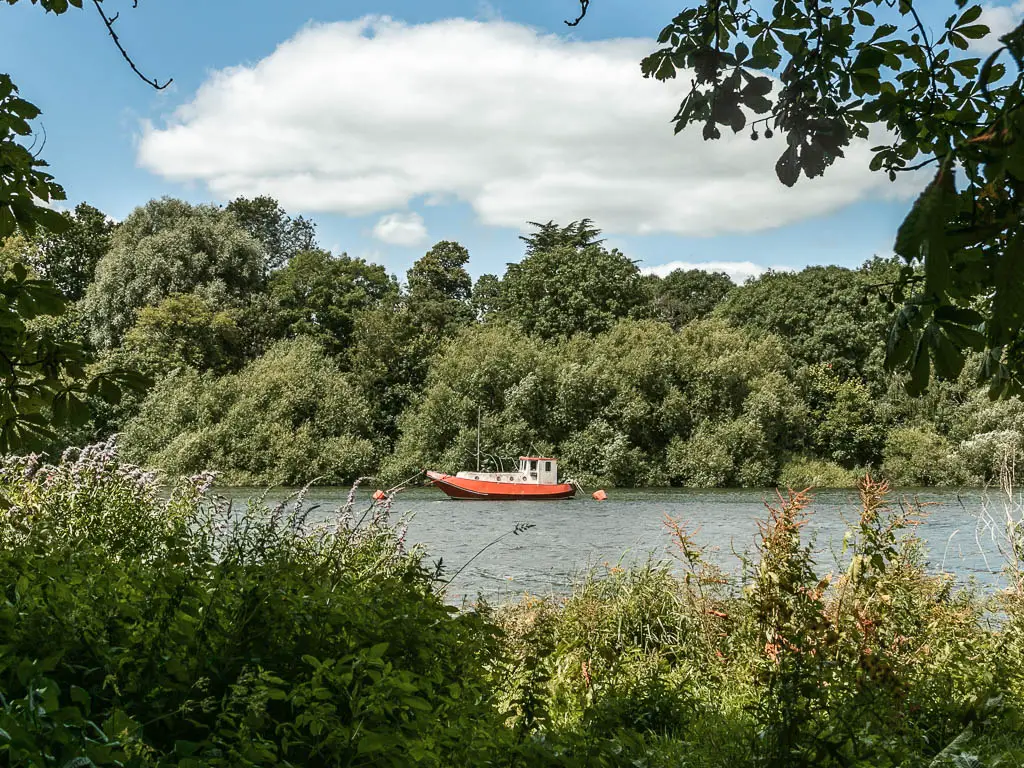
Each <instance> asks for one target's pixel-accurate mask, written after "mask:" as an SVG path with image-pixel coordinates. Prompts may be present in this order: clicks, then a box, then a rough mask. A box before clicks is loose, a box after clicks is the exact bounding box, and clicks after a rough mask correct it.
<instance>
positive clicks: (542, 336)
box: [0, 198, 1024, 487]
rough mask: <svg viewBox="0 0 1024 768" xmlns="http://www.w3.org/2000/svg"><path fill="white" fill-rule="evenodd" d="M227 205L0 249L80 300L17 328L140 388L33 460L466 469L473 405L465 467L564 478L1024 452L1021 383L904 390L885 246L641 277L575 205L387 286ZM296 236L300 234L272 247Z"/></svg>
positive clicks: (399, 474)
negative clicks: (81, 454)
mask: <svg viewBox="0 0 1024 768" xmlns="http://www.w3.org/2000/svg"><path fill="white" fill-rule="evenodd" d="M236 202H237V204H235V203H232V204H229V205H228V206H226V207H224V208H218V207H215V206H209V205H206V206H203V205H200V206H195V205H190V204H188V203H184V202H181V201H177V200H172V199H169V198H168V199H163V200H156V201H152V202H150V203H147V204H146V205H145V206H142V207H140V208H139V209H137V210H136V211H134V212H133V213H132V214H131V215H130V216H128V217H127V218H126V219H125V221H124V222H122V223H120V224H117V225H114V224H112V223H110V222H108V221H107V220H106V219H105V218H104V217H103V216H102V214H99V213H98V212H96V211H95V209H93V208H91V207H89V206H87V205H81V206H79V207H78V209H77V210H76V212H75V214H74V215H67V216H64V217H62V218H64V219H65V220H66V221H67V223H68V224H69V229H67V230H65V231H64V232H62V233H61V234H57V235H55V234H44V233H36V234H35V235H34V236H32V237H26V236H24V235H18V236H15V237H9V238H7V239H6V240H5V241H3V242H2V243H0V257H2V261H3V264H4V265H6V267H5V268H6V269H7V271H8V274H9V275H10V277H9V278H8V281H9V282H10V281H15V280H16V279H17V275H20V274H22V273H24V275H25V279H26V280H28V281H29V283H30V284H31V280H32V276H33V275H35V274H36V273H37V272H39V273H42V272H44V271H46V270H50V272H48V274H51V276H52V277H53V279H55V280H61V281H63V282H64V284H66V285H67V286H68V289H67V290H68V297H69V298H72V297H74V296H78V297H79V298H78V300H77V301H72V302H71V303H70V307H71V309H70V311H69V313H68V314H66V315H65V316H64V317H63V318H60V319H58V320H55V321H48V322H46V323H40V322H35V324H34V325H32V326H30V327H29V326H27V327H26V328H27V330H34V329H38V331H37V332H39V333H43V332H44V331H45V337H44V338H47V339H53V343H59V344H63V345H65V346H69V345H70V346H73V347H74V348H76V349H80V350H82V351H81V353H80V354H81V355H83V356H90V358H91V359H92V361H93V362H92V364H91V366H90V368H89V373H90V374H91V375H92V376H94V377H100V380H101V381H102V380H103V379H104V378H113V379H116V377H118V376H123V375H124V373H123V372H124V371H135V372H138V373H139V374H142V375H145V376H148V377H151V379H152V380H153V381H154V382H155V385H154V386H153V387H152V389H151V390H150V391H149V392H148V395H145V396H143V395H140V394H137V393H128V394H127V395H126V396H123V397H117V398H114V399H115V400H116V401H117V402H115V403H113V404H109V403H107V404H105V403H103V402H101V399H100V397H98V396H99V395H100V394H102V393H101V392H99V389H98V385H93V387H92V389H91V390H87V389H86V388H84V387H83V388H81V391H80V392H79V394H73V395H72V396H73V397H75V398H76V399H77V400H78V401H79V402H81V401H84V400H85V399H87V398H88V399H89V400H90V402H91V405H92V410H93V414H94V415H93V417H92V419H91V420H88V421H83V419H82V418H81V416H82V415H84V414H80V416H79V418H78V419H77V420H76V421H75V422H74V423H73V424H70V425H69V426H66V427H62V428H60V429H59V431H57V432H56V433H53V432H50V433H48V434H47V436H46V439H47V440H48V442H47V445H48V446H49V451H50V454H51V455H57V454H59V453H60V451H61V450H63V448H64V447H65V446H67V445H83V444H85V443H87V442H89V441H93V440H96V439H104V438H106V437H107V436H109V435H111V434H114V433H122V435H123V446H124V448H125V450H126V451H127V452H128V455H129V456H130V457H131V458H132V460H134V461H136V462H138V463H140V464H142V465H145V466H148V467H152V468H156V469H159V470H161V471H163V472H165V473H168V474H170V475H178V474H190V473H195V472H198V471H201V470H204V469H207V468H213V469H216V470H219V471H221V472H223V473H224V475H223V476H224V479H225V480H226V481H227V482H234V483H245V484H249V483H252V484H267V483H286V484H302V483H305V482H308V481H311V480H314V479H317V480H318V481H319V482H322V483H345V482H349V481H351V480H353V479H354V478H356V477H358V476H360V475H363V474H367V473H370V474H377V475H380V476H381V477H382V481H383V482H387V481H391V480H393V481H398V480H400V479H402V478H405V477H408V476H410V475H412V474H414V473H415V472H417V471H418V470H420V469H422V468H424V467H436V468H439V469H443V470H448V471H455V470H459V469H464V468H468V467H470V466H472V465H475V463H476V431H477V416H478V413H479V415H480V417H481V418H480V427H481V450H482V462H483V464H484V465H485V466H488V467H491V466H493V467H501V466H503V464H504V465H507V462H508V460H509V459H510V458H514V457H516V456H518V455H519V454H520V453H523V452H541V453H553V454H555V455H557V456H559V458H561V459H562V462H563V468H564V469H565V470H566V471H567V472H568V473H569V474H570V475H571V476H573V477H574V478H575V479H577V480H579V481H581V482H583V483H584V484H591V483H594V484H597V483H600V484H602V485H668V484H673V485H684V486H692V487H715V486H733V485H743V486H772V485H776V484H780V483H781V484H783V485H792V486H794V487H796V486H800V487H804V486H806V485H811V484H814V485H850V484H852V483H853V481H854V478H855V477H857V475H858V474H862V473H863V472H864V471H866V470H872V471H875V472H879V473H881V474H882V475H884V476H885V477H887V478H889V479H890V480H891V481H893V482H894V483H897V484H900V485H919V484H939V485H964V484H979V483H984V482H987V481H989V480H991V479H993V478H994V477H996V476H997V475H998V473H999V471H1000V469H1001V467H1002V465H1003V463H1004V462H1005V461H1007V460H1011V461H1012V460H1014V459H1016V458H1019V457H1021V456H1022V455H1024V418H1022V417H1021V415H1020V413H1021V410H1020V405H1019V401H1018V399H1017V398H1010V399H1008V400H1005V401H1003V402H1001V403H993V402H991V401H990V400H989V399H988V398H987V397H985V396H984V394H983V392H982V390H978V389H977V388H976V385H975V383H974V381H973V379H972V378H971V376H970V374H969V372H967V371H966V370H965V371H964V372H962V374H961V375H960V376H959V377H957V378H955V379H949V380H943V381H937V382H933V384H932V386H931V387H930V388H929V390H928V392H927V393H925V394H924V395H923V396H921V397H918V398H911V397H909V396H908V395H907V394H906V393H905V392H904V390H903V383H904V381H905V378H904V377H901V376H900V375H894V374H891V373H889V372H887V371H886V369H885V365H884V360H885V344H884V340H883V339H884V335H885V329H886V328H887V327H888V324H889V322H890V321H891V318H892V315H893V313H894V312H895V307H894V306H893V305H892V304H891V303H889V302H888V301H887V300H885V299H884V298H883V297H879V295H878V286H879V285H880V284H885V283H886V282H887V281H891V280H892V279H894V276H896V275H898V274H899V271H900V266H899V264H898V262H897V260H895V259H891V260H883V259H878V258H876V259H873V260H871V261H868V262H866V263H865V264H864V265H863V266H862V267H861V268H859V269H847V268H843V267H834V266H832V267H810V268H807V269H805V270H802V271H800V272H769V273H766V274H764V275H762V276H760V277H759V278H756V279H753V280H750V281H748V282H747V283H745V284H743V285H740V286H737V285H734V284H733V283H732V282H731V281H730V280H729V279H728V277H726V276H725V275H722V274H717V275H715V274H708V273H704V272H698V271H677V272H674V273H671V274H669V275H667V276H666V277H664V278H661V277H657V276H655V275H652V274H647V275H643V274H641V273H640V270H639V269H638V268H637V265H636V264H634V263H633V262H632V261H630V260H629V259H628V258H626V257H625V256H624V255H622V254H621V253H619V252H617V251H614V250H606V249H605V248H604V247H603V244H602V241H601V239H600V232H599V230H598V229H597V228H596V226H595V225H594V224H593V223H592V222H590V221H587V220H584V221H581V222H572V223H570V224H567V225H558V224H555V223H553V222H548V223H545V224H536V225H534V226H535V232H533V233H532V234H529V235H526V236H524V237H523V240H524V241H525V242H524V255H523V259H522V261H520V262H519V263H516V264H511V265H509V268H508V270H507V272H506V274H504V275H503V276H500V277H499V276H496V275H484V276H482V277H481V278H480V279H478V280H477V282H476V284H474V283H473V281H472V279H471V277H470V275H469V273H468V271H467V265H468V263H469V258H470V255H469V253H468V251H467V250H466V249H465V248H463V247H462V246H461V245H459V244H458V243H455V242H450V241H444V242H440V243H437V244H436V245H434V246H433V247H432V248H430V249H429V250H428V251H427V252H426V253H425V254H424V255H423V257H422V258H421V259H419V260H417V261H416V262H415V263H414V264H413V265H412V266H411V268H410V269H409V270H408V273H407V274H406V276H405V280H404V282H403V283H399V281H398V280H397V279H396V277H394V276H392V275H389V274H388V273H387V272H386V270H385V269H384V268H383V267H381V266H379V265H375V264H371V263H368V262H366V261H363V260H362V259H357V258H351V257H349V256H347V255H346V254H338V255H335V254H331V253H329V252H327V251H325V250H323V249H321V248H319V247H317V245H316V243H315V241H310V238H311V237H312V225H311V224H309V223H308V222H305V221H304V220H293V219H292V218H291V217H289V216H288V215H287V214H285V213H284V212H282V211H281V210H280V209H279V208H278V207H277V205H276V203H273V201H270V200H268V199H265V198H258V199H257V201H247V200H244V199H242V200H240V201H236ZM296 221H298V222H299V223H298V224H296ZM257 225H258V226H257ZM296 228H297V231H296ZM257 235H258V237H257ZM296 238H298V241H300V242H302V243H303V244H304V245H308V246H310V247H309V248H308V249H304V250H299V251H297V252H294V253H291V255H290V256H289V255H287V253H288V251H287V248H290V247H291V246H288V245H282V243H284V244H287V243H293V244H294V242H296ZM267 243H269V245H268V244H267ZM281 248H285V251H281V250H280V249H281ZM282 252H283V253H285V254H286V255H285V256H283V257H282V256H281V253H282ZM75 254H86V255H87V258H88V259H91V261H92V263H94V264H95V270H94V273H93V275H92V276H91V277H90V278H89V279H88V280H85V278H84V275H83V274H82V273H76V272H74V271H73V270H70V268H69V267H70V265H71V264H72V263H75V262H74V259H73V257H74V255H75ZM275 254H276V255H275ZM282 258H283V261H282V260H281V259H282ZM83 359H85V358H84V357H83ZM82 410H84V409H82ZM45 417H46V412H44V413H43V414H41V415H40V416H39V417H38V418H39V419H40V420H42V419H44V418H45Z"/></svg>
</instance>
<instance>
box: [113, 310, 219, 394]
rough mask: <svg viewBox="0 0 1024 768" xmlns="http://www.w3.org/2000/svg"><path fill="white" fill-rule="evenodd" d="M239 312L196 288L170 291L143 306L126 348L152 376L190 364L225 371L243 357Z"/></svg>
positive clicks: (137, 366) (129, 333) (126, 337)
mask: <svg viewBox="0 0 1024 768" xmlns="http://www.w3.org/2000/svg"><path fill="white" fill-rule="evenodd" d="M236 315H237V311H230V310H222V309H218V308H217V307H215V306H214V305H213V304H211V303H210V301H209V300H208V299H205V298H204V297H202V296H198V295H196V294H194V293H186V294H178V295H175V296H168V297H167V298H166V299H164V300H163V301H161V302H160V303H159V304H157V305H155V306H150V307H143V308H142V310H141V311H140V312H139V317H138V319H137V320H136V321H135V325H134V326H133V327H132V329H131V330H130V331H128V333H127V334H125V337H124V343H123V344H122V347H121V350H122V351H123V352H125V353H127V354H128V355H129V358H130V359H131V360H132V362H133V365H132V367H134V368H137V369H138V370H141V371H145V372H146V373H147V374H149V375H151V376H154V375H158V374H161V373H167V372H168V371H170V370H172V369H174V368H180V367H185V366H187V367H191V368H195V369H196V370H198V371H213V372H214V373H224V372H225V371H227V370H230V369H231V368H233V367H235V366H236V365H237V364H238V360H239V358H238V343H239V329H238V322H237V318H236Z"/></svg>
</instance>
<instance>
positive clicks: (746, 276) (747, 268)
mask: <svg viewBox="0 0 1024 768" xmlns="http://www.w3.org/2000/svg"><path fill="white" fill-rule="evenodd" d="M677 269H681V270H683V271H688V270H691V269H700V270H703V271H705V272H725V274H727V275H728V276H729V278H730V279H731V280H732V281H733V282H734V283H736V284H737V285H741V284H742V283H745V282H747V280H750V279H752V278H755V277H760V276H761V275H763V274H764V273H765V272H767V271H768V270H772V271H774V272H793V271H794V270H793V268H792V267H765V266H763V265H761V264H755V263H754V262H752V261H670V262H669V263H668V264H658V265H656V266H653V267H642V268H641V269H640V272H641V273H642V274H645V275H657V276H658V277H665V276H667V275H669V274H671V273H672V272H675V271H676V270H677Z"/></svg>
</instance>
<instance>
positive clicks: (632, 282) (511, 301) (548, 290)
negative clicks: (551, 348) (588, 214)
mask: <svg viewBox="0 0 1024 768" xmlns="http://www.w3.org/2000/svg"><path fill="white" fill-rule="evenodd" d="M597 234H598V232H597V230H596V229H593V228H592V227H590V223H589V221H588V220H586V219H584V220H583V221H582V222H574V223H572V224H569V225H568V226H567V227H563V228H558V227H556V226H555V225H553V224H545V225H541V231H540V232H537V233H535V234H534V235H529V236H526V237H524V238H523V239H524V240H525V241H526V244H527V247H526V256H525V257H524V258H523V260H522V261H520V262H519V263H518V264H509V266H508V270H507V271H506V273H505V277H504V279H503V280H502V282H501V312H500V314H501V316H502V317H503V318H505V319H506V320H508V321H510V322H512V323H515V324H516V325H518V326H520V327H521V328H522V329H523V330H524V331H525V332H526V333H528V334H530V335H534V336H538V337H540V338H542V339H554V338H569V337H571V336H573V335H574V334H576V333H589V334H598V333H601V332H603V331H606V330H608V329H609V328H611V327H612V325H613V324H614V323H615V321H616V320H617V319H619V318H622V317H627V316H629V315H630V314H631V313H632V312H635V311H637V310H639V309H641V308H643V307H644V306H645V305H646V304H647V301H646V299H647V296H646V294H645V292H644V291H643V289H642V285H643V281H642V279H641V277H640V272H639V270H638V269H637V267H636V264H634V263H633V262H632V261H631V260H630V259H629V258H627V257H626V256H624V255H623V254H622V253H620V252H619V251H617V250H614V249H613V250H611V251H608V250H605V249H604V248H602V247H601V246H600V244H599V243H600V241H598V240H595V237H596V235H597Z"/></svg>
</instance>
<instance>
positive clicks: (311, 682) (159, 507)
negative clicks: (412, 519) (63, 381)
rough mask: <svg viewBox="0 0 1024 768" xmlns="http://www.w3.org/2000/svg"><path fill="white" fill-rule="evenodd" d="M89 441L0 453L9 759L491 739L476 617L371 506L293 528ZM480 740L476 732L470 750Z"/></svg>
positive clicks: (363, 761)
mask: <svg viewBox="0 0 1024 768" xmlns="http://www.w3.org/2000/svg"><path fill="white" fill-rule="evenodd" d="M210 480H211V477H210V476H209V475H201V476H197V477H194V478H192V479H191V480H190V481H188V482H187V483H183V484H181V485H178V486H176V487H174V488H173V489H172V490H171V491H170V493H169V494H166V493H161V492H160V489H158V487H157V486H156V485H155V484H154V480H153V477H152V476H151V475H148V474H146V473H144V472H142V471H141V470H138V469H136V468H133V467H131V466H127V465H124V464H120V463H118V462H117V460H116V458H115V456H114V454H113V450H112V447H111V446H110V445H103V446H95V447H92V448H89V449H86V450H84V451H82V452H81V454H80V455H79V456H77V457H70V456H69V457H67V458H66V460H64V461H63V462H62V463H60V464H59V465H58V466H43V467H40V466H38V462H37V460H36V459H35V458H30V459H27V460H9V461H7V462H6V463H5V464H4V466H3V467H2V469H0V494H2V497H3V499H4V501H5V504H4V511H3V513H2V514H0V544H2V546H0V585H2V587H3V595H4V598H3V602H2V603H0V647H2V649H3V653H2V655H0V692H2V697H0V759H2V760H3V761H4V763H5V764H6V765H11V766H49V765H57V766H72V765H74V766H86V765H132V766H179V768H186V767H188V766H197V767H198V766H233V767H234V766H250V765H251V766H256V765H261V766H266V765H303V766H337V765H352V766H369V765H373V766H377V765H389V766H390V765H393V766H411V765H417V766H420V765H426V766H431V765H432V766H451V765H474V764H480V762H478V760H481V759H482V758H481V755H482V754H484V752H485V751H486V750H492V749H493V748H494V741H493V740H494V739H500V737H501V735H502V733H503V731H502V729H501V724H500V722H499V721H497V720H496V719H495V718H494V717H492V716H491V715H490V713H491V712H492V708H491V707H490V706H489V704H488V702H489V696H490V694H489V690H490V688H489V683H488V681H487V678H486V674H485V666H484V665H485V662H486V661H487V660H488V659H489V658H491V657H492V656H493V653H492V647H493V642H494V639H493V636H492V633H491V631H490V630H489V629H488V627H487V625H486V624H485V623H484V622H483V621H482V620H481V618H480V617H479V616H478V615H476V614H474V613H472V612H464V613H461V614H458V615H453V613H452V610H453V609H451V608H449V607H447V606H445V605H444V603H443V601H442V600H441V598H440V597H439V596H438V594H437V593H436V592H435V590H434V589H433V588H432V586H433V585H432V580H431V576H430V574H428V573H427V572H426V571H425V570H424V569H423V568H422V567H421V565H420V560H419V557H418V556H417V555H416V554H414V553H408V552H406V551H405V550H404V548H403V546H402V542H401V539H400V538H399V537H397V536H396V535H395V533H394V532H393V530H392V529H391V528H390V527H388V526H387V525H385V524H384V517H383V516H382V515H383V513H384V507H383V506H382V505H380V504H378V505H376V506H375V508H374V510H373V511H372V513H371V514H370V516H369V519H368V520H367V521H366V522H364V523H363V524H362V525H357V524H356V522H353V520H352V514H353V513H354V510H353V509H352V507H351V505H350V506H349V507H347V508H346V509H344V510H342V511H341V513H339V514H340V515H341V517H339V518H336V519H332V520H330V521H329V522H328V523H326V524H323V525H321V526H318V527H310V526H309V525H308V524H307V522H306V518H307V515H308V514H309V509H308V508H307V507H305V505H304V504H303V502H302V499H301V496H300V497H299V498H298V499H296V500H295V501H294V503H292V504H289V505H288V506H287V507H284V506H280V507H278V508H276V509H274V510H273V511H270V510H267V509H266V508H265V507H263V506H262V505H261V504H259V503H256V504H253V505H250V507H249V508H248V510H246V511H245V513H244V514H239V511H237V510H232V509H231V508H230V507H229V506H227V505H224V504H221V503H220V502H217V501H215V500H213V499H211V498H210V497H209V496H208V495H207V493H206V488H207V487H208V485H209V482H210ZM485 748H486V749H485Z"/></svg>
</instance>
